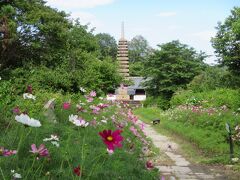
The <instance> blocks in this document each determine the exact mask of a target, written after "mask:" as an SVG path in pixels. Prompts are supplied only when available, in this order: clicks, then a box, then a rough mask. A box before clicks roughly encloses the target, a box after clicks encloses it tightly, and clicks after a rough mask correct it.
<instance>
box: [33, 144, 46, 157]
mask: <svg viewBox="0 0 240 180" xmlns="http://www.w3.org/2000/svg"><path fill="white" fill-rule="evenodd" d="M31 148H32V150H31V151H30V152H32V153H33V154H37V155H39V156H40V157H45V156H49V153H48V150H47V148H45V145H44V144H41V145H40V146H39V148H37V147H36V144H32V145H31Z"/></svg>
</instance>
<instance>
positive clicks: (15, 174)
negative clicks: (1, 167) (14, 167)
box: [13, 173, 22, 179]
mask: <svg viewBox="0 0 240 180" xmlns="http://www.w3.org/2000/svg"><path fill="white" fill-rule="evenodd" d="M13 177H14V178H15V179H21V178H22V176H21V174H19V173H14V174H13Z"/></svg>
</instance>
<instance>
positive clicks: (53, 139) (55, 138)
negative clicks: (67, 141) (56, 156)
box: [43, 134, 59, 141]
mask: <svg viewBox="0 0 240 180" xmlns="http://www.w3.org/2000/svg"><path fill="white" fill-rule="evenodd" d="M43 141H59V138H58V136H56V135H53V134H51V137H50V138H45V139H43Z"/></svg>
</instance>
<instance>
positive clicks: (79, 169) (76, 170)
mask: <svg viewBox="0 0 240 180" xmlns="http://www.w3.org/2000/svg"><path fill="white" fill-rule="evenodd" d="M73 173H74V174H76V175H77V176H81V168H80V165H78V166H77V167H75V168H74V169H73Z"/></svg>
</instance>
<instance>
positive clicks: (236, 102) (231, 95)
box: [170, 89, 240, 110]
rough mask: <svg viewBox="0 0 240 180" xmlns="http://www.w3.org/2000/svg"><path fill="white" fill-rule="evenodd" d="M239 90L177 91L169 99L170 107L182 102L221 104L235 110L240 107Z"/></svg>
mask: <svg viewBox="0 0 240 180" xmlns="http://www.w3.org/2000/svg"><path fill="white" fill-rule="evenodd" d="M239 93H240V91H239V90H233V89H216V90H212V91H205V92H198V93H193V92H192V91H189V90H187V91H181V92H177V93H176V94H175V95H174V96H173V97H172V99H171V101H170V104H171V106H172V107H175V106H179V105H182V104H193V105H201V106H203V107H221V106H223V105H225V106H227V107H228V108H230V109H233V110H237V109H238V108H239V107H240V96H239Z"/></svg>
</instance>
